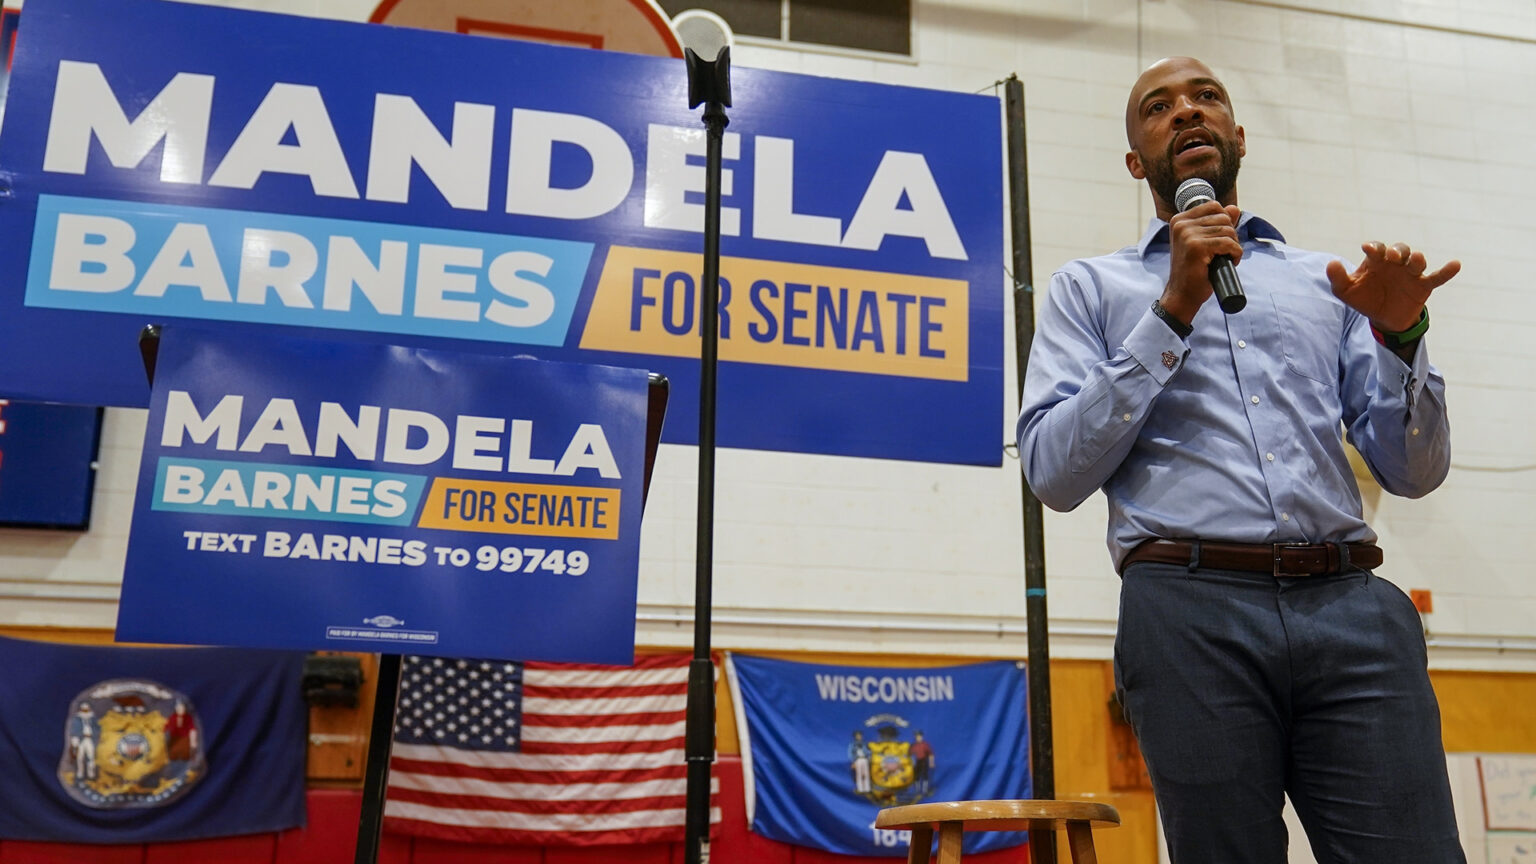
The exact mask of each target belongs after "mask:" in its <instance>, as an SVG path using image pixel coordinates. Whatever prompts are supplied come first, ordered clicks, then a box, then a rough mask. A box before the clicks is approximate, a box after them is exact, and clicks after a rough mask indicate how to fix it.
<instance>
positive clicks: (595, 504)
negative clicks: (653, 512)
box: [117, 327, 647, 664]
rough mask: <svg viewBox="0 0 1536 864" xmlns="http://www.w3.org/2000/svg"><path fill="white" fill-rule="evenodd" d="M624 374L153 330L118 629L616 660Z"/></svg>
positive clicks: (624, 543) (218, 640)
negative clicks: (157, 335)
mask: <svg viewBox="0 0 1536 864" xmlns="http://www.w3.org/2000/svg"><path fill="white" fill-rule="evenodd" d="M646 405H647V373H646V372H644V371H641V370H635V369H618V368H613V367H607V366H588V365H575V364H566V363H549V362H541V361H538V360H531V359H526V358H517V357H496V356H489V355H482V354H474V355H462V354H457V353H453V352H443V351H436V350H428V349H422V348H404V347H398V346H389V345H363V344H336V343H328V342H321V341H311V340H299V339H278V338H274V337H259V338H258V337H235V336H231V335H229V334H227V333H218V334H215V333H213V332H210V331H203V330H196V329H192V328H180V327H168V328H166V329H165V331H164V333H163V335H162V337H161V343H160V349H159V355H158V362H157V366H156V370H155V381H154V388H153V391H152V395H151V402H150V418H149V431H148V433H147V434H146V436H145V444H144V457H143V463H142V465H141V468H140V476H139V495H138V500H137V502H136V503H135V506H134V516H133V528H132V531H131V533H130V536H129V544H128V560H127V565H126V568H125V571H124V576H123V592H122V600H121V602H120V604H119V613H118V625H117V635H118V638H119V639H122V640H132V641H143V642H170V643H190V644H208V645H241V646H251V647H268V648H306V649H331V650H350V651H382V652H386V653H409V654H431V655H439V656H450V657H463V656H470V657H492V658H502V659H518V660H565V661H584V662H598V663H626V664H627V663H629V662H631V661H632V660H633V657H634V621H635V591H636V573H637V566H638V563H637V562H638V557H639V536H640V514H641V498H642V493H643V477H644V465H645V438H646Z"/></svg>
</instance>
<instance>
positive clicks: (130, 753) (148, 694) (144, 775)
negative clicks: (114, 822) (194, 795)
mask: <svg viewBox="0 0 1536 864" xmlns="http://www.w3.org/2000/svg"><path fill="white" fill-rule="evenodd" d="M69 704H70V712H69V715H68V717H67V718H66V719H65V723H64V753H63V755H62V756H61V757H60V758H59V769H58V778H59V783H60V785H62V786H63V787H64V791H66V792H68V793H69V796H70V797H71V798H73V799H75V800H76V801H79V802H80V803H81V804H84V805H86V806H87V807H94V808H97V809H106V810H115V809H122V808H138V807H159V806H163V805H165V804H169V803H170V802H172V801H174V800H176V799H177V798H179V797H181V795H183V794H184V793H185V792H186V791H187V790H188V789H190V788H191V787H192V785H193V784H194V783H196V782H197V781H198V780H199V779H201V778H202V776H203V774H204V773H205V771H206V770H207V762H206V760H205V759H204V757H203V747H202V742H201V736H200V733H199V724H198V720H197V713H196V711H195V710H194V708H193V705H192V701H191V700H190V699H188V698H187V697H186V696H185V695H184V694H182V693H178V692H177V691H175V690H172V689H170V688H168V687H165V686H164V685H161V684H158V683H156V682H154V681H145V680H142V679H126V678H117V679H112V680H108V681H101V682H98V683H96V684H93V685H92V686H90V687H87V688H86V689H85V690H83V691H81V692H80V694H79V695H78V696H76V697H75V698H74V699H73V700H71V701H70V703H69Z"/></svg>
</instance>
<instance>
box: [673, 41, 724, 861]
mask: <svg viewBox="0 0 1536 864" xmlns="http://www.w3.org/2000/svg"><path fill="white" fill-rule="evenodd" d="M684 57H685V59H686V60H687V62H688V107H689V108H697V107H698V106H699V104H700V103H703V105H704V130H705V151H704V273H703V278H701V279H700V280H699V300H700V303H699V335H700V337H701V339H702V345H701V346H700V349H699V509H698V542H697V546H696V551H695V554H694V561H695V570H694V576H695V579H694V602H693V661H692V663H690V664H689V667H688V722H687V726H686V733H685V740H686V749H685V751H684V752H685V753H686V755H687V760H688V794H687V817H686V819H685V822H684V829H683V830H684V835H683V836H684V841H683V844H684V853H683V854H684V860H685V861H686V862H687V864H708V861H709V786H710V783H709V781H710V773H711V772H710V766H712V765H713V764H714V761H715V676H714V670H715V667H714V664H713V663H712V662H710V657H709V628H710V617H711V614H712V608H713V599H712V593H713V584H714V550H715V390H716V387H715V379H716V376H715V373H716V369H717V367H718V365H719V362H718V359H719V358H718V349H719V344H720V148H721V144H722V142H723V140H724V138H725V127H726V124H728V123H730V119H729V118H728V117H726V116H725V108H726V107H727V106H729V105H730V104H731V78H730V68H731V49H730V48H728V47H726V48H721V49H720V52H719V53H718V54H717V55H715V59H714V60H709V61H707V60H702V59H700V58H699V55H697V54H695V53H694V52H693V50H692V49H684Z"/></svg>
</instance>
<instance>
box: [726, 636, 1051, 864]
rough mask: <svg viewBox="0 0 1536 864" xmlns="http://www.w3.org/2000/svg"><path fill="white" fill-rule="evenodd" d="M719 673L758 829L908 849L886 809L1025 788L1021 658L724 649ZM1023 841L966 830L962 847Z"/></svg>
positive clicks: (801, 839) (880, 851)
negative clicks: (917, 659) (896, 661)
mask: <svg viewBox="0 0 1536 864" xmlns="http://www.w3.org/2000/svg"><path fill="white" fill-rule="evenodd" d="M727 671H728V673H729V674H730V676H731V680H732V686H733V687H734V688H735V689H736V692H737V693H738V694H739V697H740V698H738V699H737V700H736V710H737V711H738V712H739V714H738V717H739V718H741V719H744V720H745V724H744V726H745V733H744V734H742V736H741V741H742V752H743V753H744V754H745V757H746V758H747V760H748V761H749V763H750V766H751V767H750V770H749V771H748V772H747V777H746V782H747V813H748V817H749V819H750V820H751V823H752V830H753V831H754V832H756V833H758V834H761V835H762V836H764V837H768V838H770V839H772V840H779V841H782V842H785V843H794V844H797V845H800V846H810V847H813V848H816V849H822V850H825V851H827V852H835V853H839V854H843V855H873V856H889V857H905V856H906V854H907V847H908V845H909V844H910V841H911V839H912V838H911V832H910V831H893V830H888V829H882V828H876V827H875V814H876V813H878V812H879V811H880V810H882V809H884V808H886V807H893V806H897V805H903V804H918V803H922V802H925V801H960V800H987V799H999V798H1028V797H1030V796H1029V792H1030V775H1029V735H1028V727H1029V719H1028V710H1027V708H1026V699H1025V676H1024V669H1023V664H1021V663H1016V662H1014V661H1007V660H1004V661H995V662H989V663H975V664H970V665H965V666H943V667H932V668H921V669H898V668H886V667H864V666H831V665H825V664H819V663H796V662H793V661H789V660H770V659H767V658H764V657H747V656H743V655H740V654H732V655H731V656H730V662H729V664H728V666H727ZM742 727H743V724H742V723H741V722H738V723H737V728H738V729H740V728H742ZM1025 839H1026V835H1025V834H1024V833H1022V832H989V833H976V834H968V835H966V837H965V851H966V852H980V851H988V850H993V849H1002V848H1005V847H1008V846H1017V845H1019V844H1021V843H1023V842H1024V841H1025Z"/></svg>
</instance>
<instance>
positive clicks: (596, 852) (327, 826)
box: [0, 756, 1029, 864]
mask: <svg viewBox="0 0 1536 864" xmlns="http://www.w3.org/2000/svg"><path fill="white" fill-rule="evenodd" d="M715 770H716V775H717V776H718V777H719V778H720V796H719V799H718V800H719V803H720V810H721V823H720V826H719V828H718V829H717V830H718V833H717V834H716V836H715V840H714V843H713V844H712V845H711V847H710V861H711V862H712V864H895V862H900V861H902V860H903V859H902V858H862V857H855V856H850V855H833V854H830V853H827V852H819V851H817V850H814V849H806V848H804V847H801V846H791V845H789V844H787V843H778V842H775V841H773V840H765V839H764V838H762V837H759V836H757V835H756V834H753V833H752V832H750V831H748V830H747V822H746V813H745V806H744V802H743V798H742V776H741V758H740V757H738V756H723V757H721V758H720V761H719V762H718V763H716V766H715ZM362 807H363V795H362V792H360V791H355V790H327V789H321V790H311V791H310V793H309V825H308V826H307V827H305V828H297V829H294V830H292V831H284V832H282V833H280V834H253V835H250V836H246V837H224V838H220V839H218V840H193V841H189V842H186V843H151V844H149V845H134V846H88V845H73V844H69V843H29V842H23V841H20V840H0V864H204V862H215V861H216V862H219V864H348V862H350V861H351V860H352V856H353V854H354V853H355V850H356V848H357V821H358V818H359V816H360V814H361V813H362ZM965 860H966V862H967V864H1026V862H1027V861H1028V860H1029V854H1028V852H1027V851H1026V848H1025V847H1023V846H1020V847H1017V848H1015V849H1005V850H1003V851H1001V852H988V853H986V854H984V855H972V856H967V858H966V859H965ZM620 862H622V864H683V848H682V844H681V843H655V844H650V845H644V846H615V847H604V846H595V847H567V846H545V847H527V846H521V847H519V846H470V845H465V844H462V843H449V842H446V841H442V840H432V839H428V838H424V837H418V838H412V837H401V836H395V835H391V834H385V835H384V841H383V843H382V845H381V846H380V849H379V864H620Z"/></svg>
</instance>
